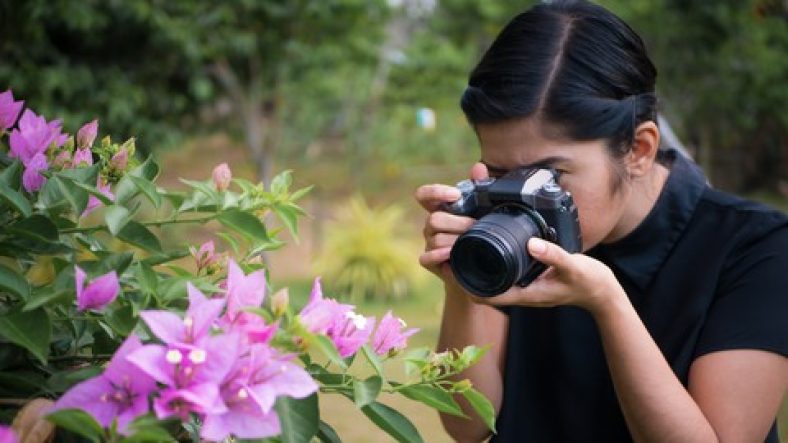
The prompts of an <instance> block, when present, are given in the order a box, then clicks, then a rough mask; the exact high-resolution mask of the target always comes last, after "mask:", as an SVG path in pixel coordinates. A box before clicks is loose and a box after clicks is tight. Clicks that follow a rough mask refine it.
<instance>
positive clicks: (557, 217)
mask: <svg viewBox="0 0 788 443" xmlns="http://www.w3.org/2000/svg"><path fill="white" fill-rule="evenodd" d="M557 178H558V173H557V172H556V171H555V170H553V169H545V168H518V169H514V170H512V171H510V172H508V173H507V174H505V175H504V176H502V177H500V178H498V179H491V178H490V179H484V180H464V181H462V182H460V183H458V184H457V189H458V190H459V191H460V194H461V197H460V199H459V200H457V201H455V202H453V203H451V204H447V205H444V207H443V209H444V210H445V211H446V212H450V213H452V214H455V215H463V216H468V217H473V218H476V219H477V220H478V221H477V222H476V223H474V225H473V226H472V227H471V228H470V229H469V230H468V231H467V232H465V233H464V234H462V235H461V236H460V237H459V238H458V239H457V241H456V242H455V244H454V246H453V247H452V250H451V255H450V258H449V264H450V265H451V268H452V271H453V272H454V275H455V277H456V278H457V281H458V282H459V283H460V284H461V285H462V286H463V287H464V288H465V289H466V290H468V291H469V292H471V293H473V294H475V295H477V296H482V297H491V296H495V295H499V294H501V293H503V292H505V291H506V290H508V289H509V288H510V287H512V286H513V285H515V284H516V285H519V286H526V285H528V284H529V283H530V282H531V281H533V280H534V279H535V278H536V277H537V276H538V275H539V274H541V273H542V272H543V271H544V270H545V268H546V267H545V266H544V265H543V264H542V263H540V262H538V261H536V260H533V259H532V258H531V257H530V255H529V254H528V252H527V249H526V244H527V242H528V239H530V238H531V237H534V236H536V237H539V238H542V239H544V240H547V241H550V242H553V243H556V244H558V245H560V246H561V247H562V248H563V249H565V250H566V251H568V252H579V251H580V250H581V247H582V239H581V235H580V224H579V220H578V215H577V207H576V206H575V204H574V201H573V200H572V195H571V194H570V193H569V192H567V191H564V190H563V189H562V188H561V186H560V185H559V184H558V182H557Z"/></svg>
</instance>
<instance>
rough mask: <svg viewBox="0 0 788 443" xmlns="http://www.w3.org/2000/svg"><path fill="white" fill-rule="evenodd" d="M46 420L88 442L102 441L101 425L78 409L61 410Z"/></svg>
mask: <svg viewBox="0 0 788 443" xmlns="http://www.w3.org/2000/svg"><path fill="white" fill-rule="evenodd" d="M46 419H47V420H49V421H51V422H52V423H54V424H55V425H57V426H60V427H61V428H63V429H67V430H69V431H71V432H73V433H75V434H79V435H81V436H83V437H85V438H87V439H88V440H90V441H94V442H99V441H102V440H103V439H104V429H102V427H101V425H100V424H98V423H97V422H96V420H95V419H94V418H93V417H92V416H91V415H90V414H88V413H87V412H85V411H82V410H80V409H61V410H59V411H55V412H53V413H51V414H49V415H47V416H46Z"/></svg>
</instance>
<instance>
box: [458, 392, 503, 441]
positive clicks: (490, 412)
mask: <svg viewBox="0 0 788 443" xmlns="http://www.w3.org/2000/svg"><path fill="white" fill-rule="evenodd" d="M462 395H464V396H465V399H466V400H468V403H470V405H471V406H472V407H473V410H474V411H476V413H477V414H479V417H481V419H482V420H483V421H484V424H486V425H487V427H488V428H490V430H491V431H492V432H493V433H495V408H494V407H493V405H492V403H490V400H488V399H487V397H485V396H484V395H483V394H482V393H481V392H479V391H477V390H476V389H473V388H468V389H467V390H465V391H463V393H462Z"/></svg>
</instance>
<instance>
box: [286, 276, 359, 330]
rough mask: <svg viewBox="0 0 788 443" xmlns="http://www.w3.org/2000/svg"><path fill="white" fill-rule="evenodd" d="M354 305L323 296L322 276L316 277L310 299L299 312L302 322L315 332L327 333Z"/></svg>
mask: <svg viewBox="0 0 788 443" xmlns="http://www.w3.org/2000/svg"><path fill="white" fill-rule="evenodd" d="M353 308H354V306H352V305H345V304H341V303H339V302H337V301H336V300H333V299H330V298H328V299H324V298H323V289H322V287H321V286H320V278H316V279H315V282H314V284H313V285H312V292H311V294H310V295H309V301H308V302H307V304H306V306H304V308H303V309H302V310H301V312H300V313H299V314H298V317H299V319H300V321H301V324H303V325H304V326H306V328H307V329H308V330H309V331H310V332H312V333H314V334H325V333H326V331H327V330H328V328H329V327H331V325H332V324H334V322H337V321H342V320H343V319H344V318H345V315H346V314H347V313H348V312H351V311H353Z"/></svg>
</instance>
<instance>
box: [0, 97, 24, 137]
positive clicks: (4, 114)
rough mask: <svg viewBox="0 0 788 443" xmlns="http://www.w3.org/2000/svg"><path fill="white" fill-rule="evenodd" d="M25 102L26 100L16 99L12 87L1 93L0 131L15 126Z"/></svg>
mask: <svg viewBox="0 0 788 443" xmlns="http://www.w3.org/2000/svg"><path fill="white" fill-rule="evenodd" d="M24 104H25V102H24V100H19V101H14V94H13V93H11V90H10V89H9V90H7V91H5V92H3V93H2V94H0V132H3V131H5V130H6V129H8V128H10V127H11V126H14V123H16V119H17V117H19V113H20V112H21V111H22V105H24Z"/></svg>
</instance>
